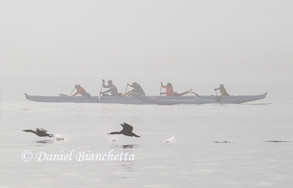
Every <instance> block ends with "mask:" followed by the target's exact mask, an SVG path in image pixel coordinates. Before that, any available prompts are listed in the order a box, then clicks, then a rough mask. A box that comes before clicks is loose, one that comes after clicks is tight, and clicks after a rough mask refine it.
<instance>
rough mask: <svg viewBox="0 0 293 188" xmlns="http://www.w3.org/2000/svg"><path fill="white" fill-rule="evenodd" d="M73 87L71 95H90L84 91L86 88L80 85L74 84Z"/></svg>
mask: <svg viewBox="0 0 293 188" xmlns="http://www.w3.org/2000/svg"><path fill="white" fill-rule="evenodd" d="M75 89H76V92H75V93H74V94H73V95H72V96H76V95H78V94H79V95H81V96H84V97H85V96H86V97H89V96H90V94H89V93H87V92H86V90H85V89H84V88H83V87H81V86H80V85H76V86H75Z"/></svg>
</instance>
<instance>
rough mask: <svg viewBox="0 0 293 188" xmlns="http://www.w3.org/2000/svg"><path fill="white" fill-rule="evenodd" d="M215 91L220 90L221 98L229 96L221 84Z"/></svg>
mask: <svg viewBox="0 0 293 188" xmlns="http://www.w3.org/2000/svg"><path fill="white" fill-rule="evenodd" d="M215 90H220V93H221V95H222V96H229V93H228V92H227V90H226V89H225V87H224V85H223V84H221V85H220V87H219V88H216V89H215Z"/></svg>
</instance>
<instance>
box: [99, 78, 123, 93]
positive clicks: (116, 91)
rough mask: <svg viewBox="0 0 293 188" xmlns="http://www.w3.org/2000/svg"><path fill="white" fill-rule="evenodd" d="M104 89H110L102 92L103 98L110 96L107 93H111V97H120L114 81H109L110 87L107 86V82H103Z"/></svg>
mask: <svg viewBox="0 0 293 188" xmlns="http://www.w3.org/2000/svg"><path fill="white" fill-rule="evenodd" d="M103 88H109V89H108V90H107V91H104V92H101V94H102V95H103V96H109V95H108V94H107V93H110V95H111V96H119V94H118V90H117V87H116V86H115V85H114V84H113V82H112V80H109V81H108V85H105V80H103Z"/></svg>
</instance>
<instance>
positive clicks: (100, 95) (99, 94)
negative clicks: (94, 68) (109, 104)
mask: <svg viewBox="0 0 293 188" xmlns="http://www.w3.org/2000/svg"><path fill="white" fill-rule="evenodd" d="M102 82H103V84H102V85H101V89H100V93H99V98H100V97H101V93H102V90H103V85H104V82H105V80H102Z"/></svg>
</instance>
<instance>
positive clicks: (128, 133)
mask: <svg viewBox="0 0 293 188" xmlns="http://www.w3.org/2000/svg"><path fill="white" fill-rule="evenodd" d="M120 125H121V126H122V127H123V129H122V130H121V131H120V132H111V133H109V134H123V135H125V136H135V137H140V136H138V135H136V134H134V133H133V132H132V130H133V127H132V126H131V125H129V124H127V123H123V124H120Z"/></svg>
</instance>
